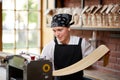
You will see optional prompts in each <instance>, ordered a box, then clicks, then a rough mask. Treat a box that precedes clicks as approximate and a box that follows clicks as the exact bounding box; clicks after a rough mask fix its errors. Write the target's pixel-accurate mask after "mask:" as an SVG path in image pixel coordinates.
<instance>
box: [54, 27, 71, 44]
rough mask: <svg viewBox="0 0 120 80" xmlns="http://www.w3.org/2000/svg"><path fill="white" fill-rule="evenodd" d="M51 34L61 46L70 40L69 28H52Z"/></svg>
mask: <svg viewBox="0 0 120 80" xmlns="http://www.w3.org/2000/svg"><path fill="white" fill-rule="evenodd" d="M52 29H53V32H54V35H55V37H56V38H58V39H59V41H60V42H61V43H63V44H67V43H68V42H69V39H70V28H67V27H53V28H52Z"/></svg>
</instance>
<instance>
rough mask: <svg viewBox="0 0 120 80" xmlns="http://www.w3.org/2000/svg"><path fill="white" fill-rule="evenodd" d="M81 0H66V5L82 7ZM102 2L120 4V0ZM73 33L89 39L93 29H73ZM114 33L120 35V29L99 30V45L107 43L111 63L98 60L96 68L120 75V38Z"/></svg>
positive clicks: (89, 0) (94, 0)
mask: <svg viewBox="0 0 120 80" xmlns="http://www.w3.org/2000/svg"><path fill="white" fill-rule="evenodd" d="M80 1H81V0H64V6H65V7H80V4H81V2H80ZM102 1H103V2H102V4H103V5H105V4H120V0H102ZM98 3H99V2H98V0H85V5H95V4H98ZM71 34H73V35H77V36H81V37H85V38H87V39H89V38H90V37H91V35H92V31H80V30H72V31H71ZM112 34H117V35H120V31H118V32H117V31H116V32H115V31H97V40H98V42H97V45H98V46H99V45H100V44H105V45H107V46H108V47H109V49H110V58H109V64H108V65H107V66H106V67H104V66H103V64H102V63H103V60H100V61H98V62H96V63H95V64H94V65H93V66H94V68H96V69H98V70H100V71H103V72H104V71H105V72H109V73H112V74H115V75H119V76H120V38H113V37H111V35H112Z"/></svg>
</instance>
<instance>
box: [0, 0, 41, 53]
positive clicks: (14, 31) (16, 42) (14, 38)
mask: <svg viewBox="0 0 120 80" xmlns="http://www.w3.org/2000/svg"><path fill="white" fill-rule="evenodd" d="M40 3H41V0H2V51H3V52H9V53H14V54H18V53H20V52H22V51H23V52H30V53H35V54H36V53H37V54H38V53H40V36H41V26H40V24H41V20H40V19H41V18H40V15H41V10H40V9H41V8H40Z"/></svg>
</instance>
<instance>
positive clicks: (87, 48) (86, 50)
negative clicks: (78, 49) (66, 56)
mask: <svg viewBox="0 0 120 80" xmlns="http://www.w3.org/2000/svg"><path fill="white" fill-rule="evenodd" d="M81 46H82V55H83V57H85V56H87V55H89V54H90V53H92V51H93V50H94V49H95V48H94V47H93V46H92V45H91V44H90V43H89V42H88V41H87V40H86V39H85V38H83V40H82V44H81Z"/></svg>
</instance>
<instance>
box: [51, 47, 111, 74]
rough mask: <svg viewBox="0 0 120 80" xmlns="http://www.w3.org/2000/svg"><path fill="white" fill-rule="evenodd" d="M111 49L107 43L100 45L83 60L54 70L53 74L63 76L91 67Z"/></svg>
mask: <svg viewBox="0 0 120 80" xmlns="http://www.w3.org/2000/svg"><path fill="white" fill-rule="evenodd" d="M108 51H109V49H108V48H107V47H106V46H105V45H100V46H99V47H98V48H97V49H95V50H94V51H93V52H92V53H91V54H89V55H88V56H86V57H85V58H83V59H82V60H80V61H78V62H76V63H75V64H73V65H71V66H68V67H66V68H63V69H59V70H55V71H53V74H52V75H53V76H63V75H69V74H73V73H76V72H78V71H81V70H84V69H85V68H87V67H89V66H90V65H92V64H93V63H95V62H96V61H98V60H99V59H100V58H102V57H103V56H104V55H105V54H106V53H107V52H108Z"/></svg>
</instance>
